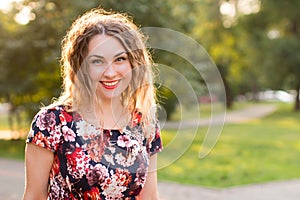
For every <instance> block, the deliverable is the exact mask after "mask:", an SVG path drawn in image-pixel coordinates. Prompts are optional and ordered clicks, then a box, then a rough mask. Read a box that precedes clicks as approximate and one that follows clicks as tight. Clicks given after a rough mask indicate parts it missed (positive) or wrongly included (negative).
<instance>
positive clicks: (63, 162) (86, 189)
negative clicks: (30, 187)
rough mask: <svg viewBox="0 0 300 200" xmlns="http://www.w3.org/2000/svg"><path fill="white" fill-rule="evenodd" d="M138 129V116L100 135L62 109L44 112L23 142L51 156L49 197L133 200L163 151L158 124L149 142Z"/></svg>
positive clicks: (90, 125)
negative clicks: (155, 156)
mask: <svg viewBox="0 0 300 200" xmlns="http://www.w3.org/2000/svg"><path fill="white" fill-rule="evenodd" d="M141 126H142V125H141V113H139V112H136V113H135V114H134V115H133V117H132V123H131V124H130V125H127V126H126V127H125V128H123V129H122V130H102V131H101V130H100V129H99V128H97V127H95V126H93V125H92V124H90V123H88V122H86V121H85V120H84V119H83V118H82V117H81V116H80V115H79V114H78V113H77V112H68V111H67V109H66V107H64V106H57V107H53V108H47V109H46V108H44V109H42V110H41V111H40V112H39V113H38V114H37V115H36V116H35V117H34V119H33V122H32V126H31V130H30V132H29V135H28V138H27V141H26V142H27V143H33V144H36V145H38V146H40V147H43V148H46V149H48V150H50V151H52V152H53V153H54V162H53V165H52V168H51V171H50V178H49V189H48V199H125V200H128V199H136V198H135V197H136V196H137V195H138V194H139V193H140V191H141V189H142V188H143V186H144V184H145V181H146V176H147V171H148V165H149V158H150V156H151V155H153V154H155V153H157V152H159V151H161V149H162V142H161V138H160V129H159V125H158V123H157V124H156V125H155V127H156V128H155V130H156V132H155V133H154V134H153V136H152V137H150V138H145V137H144V135H143V131H142V127H141Z"/></svg>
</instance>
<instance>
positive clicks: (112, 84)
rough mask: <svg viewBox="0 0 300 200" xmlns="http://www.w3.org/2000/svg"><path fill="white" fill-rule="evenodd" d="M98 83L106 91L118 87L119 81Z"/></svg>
mask: <svg viewBox="0 0 300 200" xmlns="http://www.w3.org/2000/svg"><path fill="white" fill-rule="evenodd" d="M100 83H101V84H102V85H103V87H104V88H106V89H114V88H116V87H117V86H118V83H119V80H116V81H100Z"/></svg>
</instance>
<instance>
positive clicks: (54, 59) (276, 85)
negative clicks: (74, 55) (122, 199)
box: [0, 0, 300, 187]
mask: <svg viewBox="0 0 300 200" xmlns="http://www.w3.org/2000/svg"><path fill="white" fill-rule="evenodd" d="M99 5H100V6H101V7H103V8H105V9H112V10H115V11H121V12H126V13H128V14H129V15H131V16H133V20H134V22H135V23H137V24H139V25H141V27H164V28H169V29H172V30H175V31H178V32H181V33H183V34H185V35H187V36H189V37H191V38H193V39H194V40H196V41H197V42H198V43H199V44H201V45H202V46H203V47H204V48H205V50H206V51H207V52H208V54H209V55H210V56H211V58H212V60H213V61H214V63H215V65H216V67H217V68H218V70H219V72H220V74H221V77H222V80H223V83H224V86H225V92H226V100H225V99H221V100H220V99H218V97H215V96H211V95H209V94H207V93H206V92H205V91H204V92H199V93H197V95H198V96H197V97H198V98H199V104H200V105H201V106H203V108H204V109H203V110H204V114H203V116H209V114H207V115H206V113H205V105H209V106H210V105H211V104H213V103H214V102H216V101H218V103H221V104H223V106H226V108H227V110H228V113H230V112H235V111H237V110H243V109H245V108H249V107H251V106H255V105H257V104H259V105H267V106H269V105H272V106H275V107H276V111H274V112H273V113H272V114H270V115H268V116H267V117H264V118H260V119H256V120H251V121H247V122H243V123H239V124H225V126H224V128H223V131H222V135H221V137H220V138H219V141H218V144H217V145H216V146H215V148H214V149H213V151H212V152H211V154H210V155H209V156H208V157H207V158H204V159H202V160H201V159H197V158H198V157H197V155H198V151H199V149H200V146H201V143H202V141H203V138H204V135H205V134H204V133H205V130H206V129H207V128H208V127H205V126H204V127H203V128H201V130H199V131H198V134H197V136H196V137H195V138H192V140H193V143H192V144H191V146H190V147H189V148H188V149H187V151H186V152H185V153H184V155H183V156H182V157H181V158H180V159H178V160H176V162H175V161H174V162H173V163H172V164H171V165H170V166H168V167H166V168H164V169H161V170H160V171H159V179H160V180H167V181H175V182H180V183H186V184H196V185H204V186H209V187H227V186H234V185H242V184H249V183H257V182H266V181H272V180H286V179H294V178H299V177H300V171H299V167H300V159H299V153H300V134H299V130H300V124H299V117H300V114H299V111H300V104H299V89H300V21H299V19H300V12H299V9H300V1H299V0H284V1H279V0H277V1H274V0H184V1H183V0H180V1H179V0H164V1H161V0H151V1H148V0H116V1H105V0H103V1H96V0H88V1H82V0H64V1H61V0H32V1H29V0H1V3H0V19H1V20H0V72H1V73H0V138H1V140H0V145H1V146H0V148H1V151H0V157H4V158H9V159H12V158H13V159H17V160H21V161H22V160H23V159H24V150H23V149H24V137H26V134H27V132H28V129H29V126H30V122H31V120H32V117H33V116H34V114H35V113H36V112H37V111H38V109H39V108H40V107H41V106H42V105H47V104H49V103H50V102H51V101H52V99H53V97H58V96H59V94H60V92H61V83H62V80H61V77H60V65H59V59H60V42H61V40H62V38H63V36H64V35H65V34H66V31H67V29H68V28H69V26H70V24H71V22H72V21H73V20H74V19H75V18H76V17H77V16H78V15H79V14H82V13H83V12H84V11H86V10H88V9H90V8H93V7H98V6H99ZM174 42H176V41H174ZM153 57H154V61H155V62H156V63H164V64H165V65H168V66H171V67H174V69H180V68H182V66H185V65H189V63H187V62H186V61H185V60H183V59H180V58H178V57H174V55H171V54H166V52H164V51H162V50H155V51H153ZM184 69H185V70H184V73H185V74H186V76H188V78H189V81H191V82H192V83H193V85H196V86H197V85H198V86H201V85H205V82H204V81H203V79H202V78H201V77H199V76H195V75H194V73H193V71H192V69H191V71H190V70H189V69H190V68H188V67H186V68H184ZM159 90H160V94H161V96H163V97H164V98H163V105H164V107H165V110H166V112H167V118H168V120H169V121H172V120H173V121H176V120H177V119H178V115H180V111H178V102H177V101H176V98H175V97H174V94H173V93H172V91H169V90H168V89H166V88H163V87H162V88H159ZM208 110H209V109H208ZM207 112H209V111H207ZM186 132H187V135H188V132H189V129H187V130H186ZM174 135H175V133H174V130H172V128H170V129H166V130H163V139H164V141H165V144H166V145H167V144H168V143H169V142H170V141H172V139H173V138H174V137H175V136H174ZM178 148H181V146H180V144H178ZM164 156H167V155H162V159H164ZM191 170H192V171H193V173H190V172H191ZM287 171H288V172H289V173H287Z"/></svg>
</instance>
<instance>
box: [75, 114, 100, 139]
mask: <svg viewBox="0 0 300 200" xmlns="http://www.w3.org/2000/svg"><path fill="white" fill-rule="evenodd" d="M76 130H77V135H78V136H81V137H82V138H83V139H84V140H88V139H91V138H93V137H95V136H96V135H99V133H101V130H100V128H96V127H95V126H94V125H92V124H89V123H87V122H86V121H84V120H82V119H81V120H79V121H77V122H76Z"/></svg>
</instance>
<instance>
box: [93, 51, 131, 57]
mask: <svg viewBox="0 0 300 200" xmlns="http://www.w3.org/2000/svg"><path fill="white" fill-rule="evenodd" d="M122 54H127V53H126V52H125V51H122V52H120V53H117V54H116V55H114V58H116V57H118V56H120V55H122ZM91 57H97V58H102V59H103V58H104V57H103V56H100V55H96V54H92V55H90V56H88V58H91Z"/></svg>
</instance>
